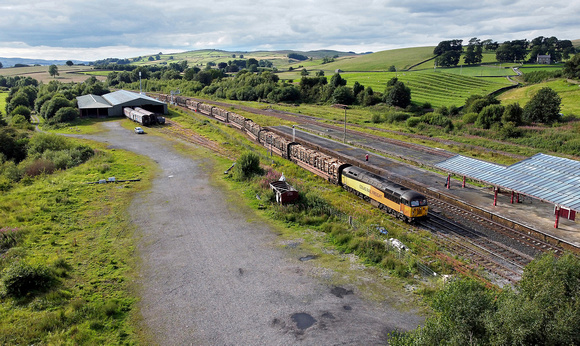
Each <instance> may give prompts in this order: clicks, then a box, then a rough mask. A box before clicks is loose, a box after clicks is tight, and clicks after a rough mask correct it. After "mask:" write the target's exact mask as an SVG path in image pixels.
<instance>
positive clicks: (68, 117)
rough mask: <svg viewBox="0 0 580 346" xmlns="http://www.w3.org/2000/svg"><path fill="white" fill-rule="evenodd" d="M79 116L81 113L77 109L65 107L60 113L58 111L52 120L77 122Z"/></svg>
mask: <svg viewBox="0 0 580 346" xmlns="http://www.w3.org/2000/svg"><path fill="white" fill-rule="evenodd" d="M78 115H79V111H78V110H77V109H76V108H73V107H63V108H60V109H59V110H58V111H56V113H55V114H54V117H53V118H52V119H50V120H52V121H54V122H59V123H65V122H69V121H73V120H75V119H76V118H77V117H78Z"/></svg>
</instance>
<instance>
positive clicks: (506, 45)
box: [433, 36, 576, 67]
mask: <svg viewBox="0 0 580 346" xmlns="http://www.w3.org/2000/svg"><path fill="white" fill-rule="evenodd" d="M484 50H485V51H493V52H495V58H496V60H497V61H499V62H525V61H527V62H534V61H535V59H536V57H537V55H550V56H551V60H552V61H561V60H562V59H564V60H567V59H569V58H570V57H571V56H572V55H573V54H575V53H576V49H575V48H574V46H573V45H572V41H570V40H559V39H558V38H556V37H554V36H552V37H544V36H538V37H536V38H534V39H533V40H531V41H528V40H526V39H523V40H513V41H505V42H503V43H501V44H500V43H497V42H495V41H493V40H491V39H487V40H483V41H482V40H480V39H478V38H477V37H473V38H471V39H470V40H469V43H468V44H467V46H466V47H464V46H463V40H460V39H454V40H446V41H441V42H439V44H438V45H437V47H435V49H434V50H433V54H435V55H436V58H435V63H436V64H437V66H444V67H449V66H457V65H458V64H459V63H460V61H461V55H463V56H464V57H463V62H464V63H465V64H466V65H476V64H480V63H481V62H482V59H483V51H484ZM526 58H527V60H526Z"/></svg>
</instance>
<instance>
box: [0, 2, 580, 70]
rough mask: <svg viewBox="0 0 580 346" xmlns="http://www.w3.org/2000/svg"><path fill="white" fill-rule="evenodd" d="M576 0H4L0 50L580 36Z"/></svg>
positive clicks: (64, 55)
mask: <svg viewBox="0 0 580 346" xmlns="http://www.w3.org/2000/svg"><path fill="white" fill-rule="evenodd" d="M579 18H580V1H576V0H565V1H563V0H550V1H546V0H541V1H540V0H525V1H518V0H515V1H513V0H512V1H509V0H484V1H478V0H473V1H471V0H439V1H429V0H424V1H421V0H408V1H406V0H348V1H345V0H286V1H281V0H268V1H266V0H252V1H249V0H235V1H234V0H212V1H208V0H195V1H192V0H179V1H171V2H169V1H168V2H165V1H162V0H156V1H149V0H139V1H135V0H116V1H110V0H92V1H87V0H58V1H54V0H53V1H42V0H34V1H30V0H0V57H5V58H15V57H18V58H33V59H49V60H52V59H57V60H85V61H94V60H98V59H104V58H113V57H115V58H131V57H136V56H141V55H151V54H157V53H159V52H163V53H178V52H183V51H190V50H198V49H220V50H226V51H242V52H250V51H257V50H286V49H289V50H298V51H309V50H318V49H332V50H338V51H353V52H357V53H362V52H369V51H372V52H377V51H383V50H389V49H396V48H406V47H420V46H436V45H437V44H438V43H439V42H441V41H443V40H451V39H463V40H464V44H466V43H467V42H468V40H469V39H470V38H472V37H478V38H480V39H482V40H484V39H493V40H494V41H498V42H503V41H507V40H515V39H528V40H531V39H533V38H535V37H538V36H546V37H550V36H556V37H557V38H558V39H560V40H563V39H568V40H575V39H580V20H579Z"/></svg>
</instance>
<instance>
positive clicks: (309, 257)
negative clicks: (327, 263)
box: [299, 255, 316, 262]
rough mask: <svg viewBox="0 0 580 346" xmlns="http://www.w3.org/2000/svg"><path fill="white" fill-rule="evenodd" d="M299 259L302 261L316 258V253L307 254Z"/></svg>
mask: <svg viewBox="0 0 580 346" xmlns="http://www.w3.org/2000/svg"><path fill="white" fill-rule="evenodd" d="M299 259H300V260H301V261H302V262H305V261H310V260H313V259H316V255H308V256H304V257H300V258H299Z"/></svg>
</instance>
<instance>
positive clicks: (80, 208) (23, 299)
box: [0, 144, 153, 344]
mask: <svg viewBox="0 0 580 346" xmlns="http://www.w3.org/2000/svg"><path fill="white" fill-rule="evenodd" d="M92 145H93V146H96V147H97V148H98V154H97V155H96V156H95V157H93V158H92V159H90V160H89V161H88V162H87V163H85V164H83V165H81V166H78V167H75V168H72V169H69V170H67V171H62V172H61V171H59V172H56V173H54V174H52V175H44V176H40V177H37V178H35V179H29V180H27V181H26V182H22V183H20V184H18V185H17V186H15V187H14V188H13V189H11V190H10V191H8V192H6V193H3V194H2V196H1V198H0V220H2V221H1V225H0V226H1V227H10V228H16V229H18V230H19V232H22V236H21V237H19V238H18V240H17V242H16V244H13V245H12V246H11V247H10V249H9V250H8V251H7V252H6V253H4V254H3V255H2V256H1V257H0V270H1V271H2V273H3V275H2V282H3V286H4V287H3V290H4V291H3V292H4V293H3V294H2V297H1V298H0V343H2V344H68V343H71V344H123V343H127V344H133V343H136V342H138V341H139V335H138V334H137V332H136V329H135V326H136V325H137V324H136V322H135V319H136V318H137V317H138V316H136V315H135V310H134V309H135V300H136V298H135V295H134V292H133V291H132V289H131V282H132V280H133V279H132V277H133V275H134V273H135V272H134V270H135V262H134V259H133V251H134V244H133V238H132V231H133V230H132V228H131V225H130V223H129V220H128V217H127V213H126V208H127V206H128V205H129V204H130V201H131V199H132V197H133V196H134V194H135V193H136V192H138V191H142V190H143V189H145V188H147V187H148V186H147V185H148V183H147V181H149V179H146V178H149V177H150V176H151V174H152V172H153V165H152V163H150V162H149V161H148V160H146V159H144V158H143V157H138V156H137V155H134V154H130V153H127V152H124V151H120V150H107V149H105V146H104V145H101V144H92ZM110 176H115V177H117V178H118V179H121V178H142V179H143V181H142V182H133V183H117V184H104V185H102V184H94V185H90V184H87V182H94V181H97V180H99V179H102V178H107V177H110ZM16 263H28V264H29V265H30V267H24V268H22V269H18V268H16V267H14V266H15V265H16ZM38 266H42V267H38ZM9 268H15V269H12V270H13V271H14V270H21V271H22V270H24V272H30V273H35V272H38V273H44V274H43V275H49V277H50V278H51V279H50V282H51V284H50V285H49V286H46V287H45V286H43V287H42V289H39V287H35V286H32V287H30V288H26V287H27V286H26V284H25V283H23V284H20V286H14V284H13V282H14V281H7V280H8V278H9V277H10V276H8V275H9V274H7V273H8V270H9ZM31 268H32V269H31ZM34 268H41V269H39V270H40V271H37V270H36V269H34ZM42 268H44V269H42ZM31 275H38V274H31ZM12 277H13V276H12ZM7 283H8V284H9V285H10V286H9V287H20V288H21V289H24V291H22V292H21V294H18V295H14V294H10V291H8V292H7V290H6V284H7ZM23 285H24V286H23Z"/></svg>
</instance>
